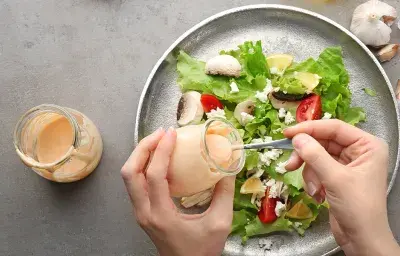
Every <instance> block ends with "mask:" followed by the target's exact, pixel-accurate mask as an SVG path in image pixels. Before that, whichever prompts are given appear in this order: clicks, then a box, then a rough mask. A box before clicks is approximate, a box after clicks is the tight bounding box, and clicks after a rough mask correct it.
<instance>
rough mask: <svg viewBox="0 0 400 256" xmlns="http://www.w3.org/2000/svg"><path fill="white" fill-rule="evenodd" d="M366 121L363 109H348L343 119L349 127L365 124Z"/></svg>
mask: <svg viewBox="0 0 400 256" xmlns="http://www.w3.org/2000/svg"><path fill="white" fill-rule="evenodd" d="M366 120H367V117H366V115H365V111H364V109H362V108H359V107H354V108H350V109H349V110H348V111H347V114H346V116H345V117H344V119H343V121H345V122H346V123H349V124H351V125H356V124H357V123H359V122H365V121H366Z"/></svg>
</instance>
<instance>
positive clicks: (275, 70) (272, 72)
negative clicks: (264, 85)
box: [269, 67, 284, 76]
mask: <svg viewBox="0 0 400 256" xmlns="http://www.w3.org/2000/svg"><path fill="white" fill-rule="evenodd" d="M269 72H270V73H271V74H273V75H278V76H282V75H283V73H284V71H282V70H281V71H280V70H279V69H278V68H276V67H272V68H270V69H269Z"/></svg>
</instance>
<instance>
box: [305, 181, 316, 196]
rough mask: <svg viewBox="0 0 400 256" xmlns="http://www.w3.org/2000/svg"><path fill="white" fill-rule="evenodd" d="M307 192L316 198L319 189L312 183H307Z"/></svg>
mask: <svg viewBox="0 0 400 256" xmlns="http://www.w3.org/2000/svg"><path fill="white" fill-rule="evenodd" d="M307 192H308V194H309V195H310V196H314V195H315V193H317V187H316V186H315V185H314V183H312V182H308V183H307Z"/></svg>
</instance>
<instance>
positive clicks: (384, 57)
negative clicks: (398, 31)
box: [378, 44, 400, 62]
mask: <svg viewBox="0 0 400 256" xmlns="http://www.w3.org/2000/svg"><path fill="white" fill-rule="evenodd" d="M399 46H400V45H399V44H389V45H387V46H385V47H383V48H382V49H381V50H380V51H379V52H378V59H379V61H380V62H385V61H389V60H391V59H393V57H394V56H396V54H397V52H398V50H399Z"/></svg>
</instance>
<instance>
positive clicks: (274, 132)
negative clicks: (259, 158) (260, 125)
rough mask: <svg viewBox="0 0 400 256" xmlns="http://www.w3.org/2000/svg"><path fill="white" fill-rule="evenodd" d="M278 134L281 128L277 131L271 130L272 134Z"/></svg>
mask: <svg viewBox="0 0 400 256" xmlns="http://www.w3.org/2000/svg"><path fill="white" fill-rule="evenodd" d="M280 132H282V128H278V129H275V130H272V133H273V134H277V133H280Z"/></svg>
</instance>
